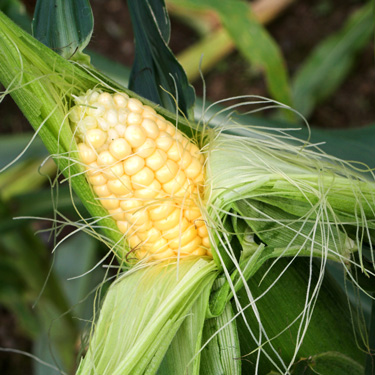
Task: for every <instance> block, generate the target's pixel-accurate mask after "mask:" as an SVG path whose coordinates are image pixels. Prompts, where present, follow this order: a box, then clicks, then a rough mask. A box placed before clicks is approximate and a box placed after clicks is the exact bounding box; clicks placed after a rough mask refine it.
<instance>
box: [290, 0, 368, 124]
mask: <svg viewBox="0 0 375 375" xmlns="http://www.w3.org/2000/svg"><path fill="white" fill-rule="evenodd" d="M372 7H373V5H372V4H371V2H370V3H368V4H367V5H365V6H363V7H362V8H361V9H360V10H359V11H357V12H355V13H354V14H353V15H352V16H351V17H350V18H349V19H348V21H347V22H346V24H345V25H344V27H343V28H342V29H341V30H339V31H338V32H337V33H335V34H333V35H331V36H330V37H328V38H327V39H325V40H324V41H322V42H321V43H320V44H319V45H318V46H317V47H316V48H315V49H314V51H313V52H312V53H311V55H310V56H309V57H308V58H307V59H306V61H305V62H304V64H303V65H302V67H301V68H300V69H299V71H298V72H297V73H296V75H295V77H294V79H293V84H292V88H293V100H294V105H295V108H296V109H297V110H298V111H299V112H300V113H302V114H303V115H304V116H306V117H308V116H309V115H310V114H311V112H312V111H313V110H314V107H315V106H316V104H318V103H319V102H321V101H323V100H324V99H326V98H327V97H329V96H330V95H332V94H333V93H334V92H335V91H336V90H337V88H338V87H339V86H340V84H341V83H342V82H343V81H344V79H345V78H346V77H347V75H348V73H349V71H350V69H351V68H352V67H353V64H354V62H355V58H356V56H357V54H358V53H359V51H361V49H362V48H363V47H365V46H366V45H367V43H368V42H369V40H370V38H371V36H372V35H373V27H374V16H373V14H372Z"/></svg>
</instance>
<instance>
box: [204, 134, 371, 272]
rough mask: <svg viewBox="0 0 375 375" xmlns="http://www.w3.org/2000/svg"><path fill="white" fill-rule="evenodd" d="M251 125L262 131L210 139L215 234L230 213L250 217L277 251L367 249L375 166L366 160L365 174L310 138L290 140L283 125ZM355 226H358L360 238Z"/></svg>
mask: <svg viewBox="0 0 375 375" xmlns="http://www.w3.org/2000/svg"><path fill="white" fill-rule="evenodd" d="M251 132H252V133H254V134H255V136H256V137H253V138H242V137H241V138H240V137H236V136H230V135H222V136H221V137H220V138H218V139H217V141H214V142H211V143H210V145H209V147H210V149H209V150H208V159H207V160H208V164H207V165H208V168H207V178H208V180H209V181H210V183H211V186H213V187H214V188H213V189H212V190H211V191H208V192H207V197H208V203H207V207H208V217H209V220H210V223H209V225H211V227H212V228H214V229H215V231H216V232H217V235H216V236H217V237H216V241H219V240H218V238H219V236H220V233H222V232H223V229H222V225H221V222H225V221H226V220H227V219H226V218H227V217H228V216H229V217H232V218H234V219H241V220H239V223H242V222H243V220H244V221H245V222H246V224H247V225H248V226H249V227H250V228H251V229H252V231H253V233H255V234H256V235H257V236H258V238H260V239H261V241H263V243H265V244H266V245H267V246H269V248H271V249H273V250H272V251H273V252H274V254H273V255H274V256H280V255H282V254H283V251H285V256H292V255H293V251H294V255H297V254H299V255H308V251H311V252H312V253H313V254H314V256H321V257H324V258H326V257H327V256H328V257H330V258H336V259H337V260H342V259H346V260H347V259H348V258H349V256H350V253H351V252H353V251H356V250H357V249H358V250H359V252H360V254H361V249H362V244H363V243H364V242H365V243H366V242H368V243H371V241H372V235H371V230H373V229H374V225H375V221H374V213H375V184H374V182H373V180H374V177H373V175H372V173H371V171H369V170H368V169H367V168H366V167H363V173H362V174H361V173H359V172H357V171H355V170H354V168H355V166H354V165H350V164H347V163H345V162H343V161H342V160H339V159H335V158H334V157H330V156H328V155H326V154H324V153H322V152H321V151H320V150H319V149H314V148H313V147H312V146H311V145H309V144H307V143H306V144H304V143H302V142H301V147H300V148H299V147H298V146H297V145H291V144H290V143H288V142H287V141H288V138H287V136H285V134H284V133H281V134H280V137H279V134H278V133H277V131H275V133H272V132H270V133H268V134H267V133H265V132H261V131H256V130H255V129H254V130H253V129H252V130H251ZM285 138H286V140H287V141H285V140H284V139H285ZM291 140H292V141H293V142H296V141H297V140H296V139H294V138H291ZM366 172H367V175H366ZM233 223H234V225H235V224H236V222H235V221H234V222H233ZM351 226H352V227H354V228H357V232H355V233H354V235H353V240H354V242H353V241H351V240H349V235H350V232H349V230H348V229H347V227H351ZM234 230H235V232H236V233H237V234H238V233H239V232H240V230H239V229H238V228H234ZM243 230H246V229H243ZM227 242H228V244H227V250H226V251H227V253H228V254H229V253H230V252H231V251H232V250H231V249H230V243H229V241H227ZM221 249H222V246H221V247H218V250H219V251H221ZM306 251H307V252H306ZM319 254H320V255H319ZM371 259H373V258H371ZM360 263H361V265H362V268H363V262H362V260H360Z"/></svg>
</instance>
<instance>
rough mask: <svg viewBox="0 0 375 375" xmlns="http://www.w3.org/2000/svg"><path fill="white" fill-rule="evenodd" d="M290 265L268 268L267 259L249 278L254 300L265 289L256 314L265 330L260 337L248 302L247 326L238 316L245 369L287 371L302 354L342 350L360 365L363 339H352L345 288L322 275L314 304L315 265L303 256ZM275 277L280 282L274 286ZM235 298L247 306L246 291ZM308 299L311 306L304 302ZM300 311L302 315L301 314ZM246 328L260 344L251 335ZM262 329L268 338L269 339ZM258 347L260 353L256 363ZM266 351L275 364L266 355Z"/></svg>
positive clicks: (316, 270) (351, 323)
mask: <svg viewBox="0 0 375 375" xmlns="http://www.w3.org/2000/svg"><path fill="white" fill-rule="evenodd" d="M289 263H290V260H287V259H281V260H279V261H278V262H277V263H276V264H274V265H273V266H272V268H271V269H270V265H271V264H270V263H269V264H265V265H264V266H263V267H262V268H261V269H260V270H259V272H258V273H257V274H256V275H255V276H254V277H253V278H252V279H251V280H250V281H249V282H248V284H249V287H250V290H251V292H252V293H253V296H252V297H253V299H255V298H257V297H258V296H261V295H262V294H263V293H264V292H266V294H265V295H263V296H262V297H261V299H259V300H258V301H257V302H256V307H257V314H259V317H260V318H259V319H260V321H261V324H262V327H263V329H264V331H263V334H262V336H261V337H260V336H259V335H260V333H259V320H258V319H257V318H256V316H255V315H254V313H253V310H252V307H251V306H249V307H248V308H247V309H246V310H245V312H244V314H245V315H244V316H245V317H246V320H247V325H246V324H245V322H244V320H243V318H242V317H241V316H240V317H239V319H238V320H237V324H238V327H239V336H240V344H241V354H242V359H243V361H242V365H243V371H244V373H246V374H252V373H254V371H255V368H256V367H257V366H258V368H259V370H260V372H259V374H261V375H263V374H268V372H270V371H271V370H273V371H275V372H280V373H285V371H286V368H287V367H288V366H289V365H290V364H293V363H294V362H297V361H298V360H299V359H300V358H309V357H310V356H313V355H316V354H320V353H322V352H329V351H336V352H340V353H341V354H342V355H345V356H347V357H349V358H350V359H351V360H353V361H356V362H358V363H360V364H363V363H364V362H363V361H364V357H365V354H364V352H363V351H362V349H361V348H360V347H359V345H363V343H362V342H361V341H356V338H355V337H354V334H353V332H354V331H355V328H354V329H353V323H354V325H355V323H356V322H353V321H352V320H351V317H350V314H349V310H348V305H347V300H346V297H345V295H344V294H343V292H342V291H341V290H340V289H339V288H338V286H337V285H336V284H335V282H334V281H333V280H332V279H331V278H330V277H328V275H325V277H324V281H323V284H322V286H321V288H320V291H319V296H318V298H317V300H316V303H315V299H314V298H313V296H312V294H311V293H312V292H313V290H314V288H315V287H316V285H317V283H318V276H319V274H320V270H319V265H318V266H317V265H316V264H315V263H311V262H310V261H308V260H304V259H295V260H294V261H293V263H292V264H289ZM286 268H287V269H286ZM284 271H285V272H284ZM277 278H279V279H278V281H277V282H276V284H275V285H273V283H274V282H275V280H276V279H277ZM310 278H311V281H310V282H309V280H310ZM271 285H273V286H272V287H271V288H270V286H271ZM309 285H310V289H308V286H309ZM308 290H309V292H308ZM238 298H239V300H240V301H241V305H242V306H246V305H247V301H249V299H248V296H247V293H246V291H245V290H244V289H242V290H241V291H239V292H238ZM310 300H311V301H312V305H306V302H307V301H310ZM234 310H235V311H236V309H234ZM302 312H305V315H301V313H302ZM311 314H312V316H311ZM307 323H309V326H308V329H307V332H306V334H305V336H304V341H303V343H302V345H301V347H300V349H299V351H298V353H297V354H296V353H295V351H296V345H299V344H300V343H299V341H298V340H300V339H301V337H302V335H303V329H304V327H305V325H306V324H307ZM249 327H250V328H251V329H252V330H253V334H254V337H255V338H256V340H257V341H258V342H256V341H255V340H254V339H251V338H250V337H249ZM299 329H301V331H300V332H299ZM264 332H265V333H266V334H267V337H268V338H269V339H270V340H271V341H270V343H269V342H268V339H267V337H266V336H265V334H264ZM259 338H260V339H259ZM357 338H358V337H357ZM259 340H260V341H259ZM359 340H360V339H359ZM270 344H272V346H273V348H274V350H272V349H271V346H270ZM261 345H262V346H261ZM259 350H260V351H261V354H260V357H259V361H258V362H257V354H258V352H259ZM266 353H267V354H268V355H269V356H270V359H271V360H272V361H273V362H274V364H272V363H271V360H270V359H268V358H267V357H266ZM295 354H296V355H295Z"/></svg>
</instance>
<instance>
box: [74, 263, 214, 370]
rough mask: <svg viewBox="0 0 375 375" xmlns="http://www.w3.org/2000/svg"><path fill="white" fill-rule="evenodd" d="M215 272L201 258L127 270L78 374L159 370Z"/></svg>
mask: <svg viewBox="0 0 375 375" xmlns="http://www.w3.org/2000/svg"><path fill="white" fill-rule="evenodd" d="M216 276H217V271H216V266H215V264H214V262H212V261H207V260H205V259H202V258H200V259H197V258H195V259H185V260H183V261H180V262H179V263H176V262H169V263H168V262H163V263H159V264H156V265H154V266H147V267H145V268H140V269H137V270H135V271H134V270H133V271H131V272H130V273H129V274H125V275H124V276H123V277H121V278H120V279H119V280H118V281H117V282H115V283H114V284H112V286H111V287H110V289H109V292H108V293H107V296H106V298H105V300H104V304H103V306H102V309H101V311H100V317H99V320H98V322H97V324H96V327H95V332H94V334H93V336H92V338H91V340H90V347H89V350H88V352H87V353H86V356H85V358H84V359H83V360H82V361H81V364H80V367H79V369H78V372H77V375H78V374H79V375H88V374H94V369H95V371H97V372H99V373H100V374H101V375H105V374H111V375H120V374H121V375H126V374H132V375H133V374H143V373H144V372H145V371H147V373H148V374H155V373H156V372H157V369H158V367H159V365H160V363H161V362H162V360H163V357H164V355H165V353H166V352H167V349H168V347H169V345H170V343H171V342H172V339H173V337H174V335H175V334H176V332H177V331H178V329H179V328H180V326H181V324H182V323H183V321H184V319H185V318H186V317H187V315H188V314H189V312H190V311H192V310H191V309H192V307H193V305H194V303H195V302H196V301H197V299H198V297H199V296H200V295H202V293H207V291H209V290H210V288H211V285H212V283H213V281H214V279H215V278H216ZM206 296H207V295H206ZM206 301H207V298H206ZM197 306H198V305H197ZM201 307H202V310H201V311H199V312H197V314H198V315H197V318H198V319H201V318H202V316H205V310H206V308H207V302H206V303H203V304H201ZM193 311H194V309H193ZM123 322H126V324H123ZM194 341H195V342H196V343H197V344H198V342H197V341H196V340H194ZM172 350H173V349H172ZM190 354H191V353H188V354H187V355H189V356H190ZM193 354H194V353H193ZM181 355H183V353H181ZM191 359H193V358H191V357H189V358H185V359H184V361H183V363H189V361H190V360H191Z"/></svg>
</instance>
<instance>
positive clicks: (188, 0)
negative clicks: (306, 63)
mask: <svg viewBox="0 0 375 375" xmlns="http://www.w3.org/2000/svg"><path fill="white" fill-rule="evenodd" d="M173 2H175V3H177V4H179V5H183V6H189V7H199V8H211V9H214V10H215V11H216V12H218V14H219V16H220V19H221V22H222V24H223V26H224V28H225V29H226V30H227V32H228V34H229V35H230V36H231V38H232V39H233V42H234V43H235V44H236V46H237V48H238V50H239V51H240V52H241V53H242V54H243V55H244V56H245V57H246V58H247V59H248V60H249V62H250V63H251V64H253V65H255V66H256V67H257V68H260V69H262V70H264V74H265V76H266V80H267V85H268V89H269V91H270V93H271V95H272V96H273V97H274V98H275V99H276V100H278V101H280V102H282V103H284V104H287V105H292V98H291V91H290V86H289V82H288V74H287V70H286V66H285V63H284V60H283V57H282V55H281V52H280V49H279V47H278V45H277V44H276V43H275V41H274V40H273V39H272V38H271V36H270V35H269V34H268V32H267V31H266V29H265V28H264V27H263V26H262V25H261V24H260V23H259V22H258V21H257V20H256V18H255V17H254V15H253V14H252V12H251V11H250V10H249V7H248V4H247V3H246V2H244V1H241V0H222V1H216V0H173ZM203 58H204V56H203Z"/></svg>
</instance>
